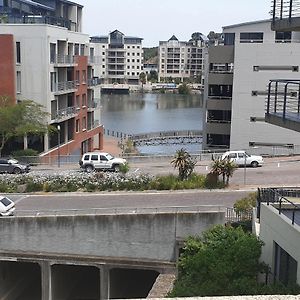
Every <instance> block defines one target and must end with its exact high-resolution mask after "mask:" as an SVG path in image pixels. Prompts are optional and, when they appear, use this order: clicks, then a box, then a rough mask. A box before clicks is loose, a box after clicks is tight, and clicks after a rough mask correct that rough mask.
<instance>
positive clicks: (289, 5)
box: [271, 0, 300, 31]
mask: <svg viewBox="0 0 300 300" xmlns="http://www.w3.org/2000/svg"><path fill="white" fill-rule="evenodd" d="M272 14H273V18H272V26H271V28H272V30H274V31H299V30H300V1H299V0H289V1H282V0H273V7H272Z"/></svg>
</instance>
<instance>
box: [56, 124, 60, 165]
mask: <svg viewBox="0 0 300 300" xmlns="http://www.w3.org/2000/svg"><path fill="white" fill-rule="evenodd" d="M57 132H58V136H57V137H58V145H57V167H58V168H59V167H60V151H59V150H60V149H59V148H60V125H57Z"/></svg>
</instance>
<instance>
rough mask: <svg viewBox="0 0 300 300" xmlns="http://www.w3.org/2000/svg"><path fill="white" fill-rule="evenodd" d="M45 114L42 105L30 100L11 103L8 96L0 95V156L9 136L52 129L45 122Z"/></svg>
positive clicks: (46, 114)
mask: <svg viewBox="0 0 300 300" xmlns="http://www.w3.org/2000/svg"><path fill="white" fill-rule="evenodd" d="M47 116H48V113H46V112H44V111H43V107H42V106H41V105H39V104H37V103H35V102H33V101H31V100H24V101H22V102H20V103H18V104H12V103H11V101H10V99H9V98H8V97H4V96H2V97H0V157H1V153H2V150H3V148H4V146H5V144H6V143H7V141H8V140H9V139H10V138H13V137H20V136H25V135H27V134H40V135H42V134H45V133H46V132H49V131H50V132H51V131H53V128H52V127H51V126H48V125H47V124H46V123H45V119H46V117H47Z"/></svg>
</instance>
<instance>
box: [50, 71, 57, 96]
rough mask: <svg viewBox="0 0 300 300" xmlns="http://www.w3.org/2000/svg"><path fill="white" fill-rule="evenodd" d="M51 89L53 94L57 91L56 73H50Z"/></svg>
mask: <svg viewBox="0 0 300 300" xmlns="http://www.w3.org/2000/svg"><path fill="white" fill-rule="evenodd" d="M50 89H51V92H55V91H56V72H51V73H50Z"/></svg>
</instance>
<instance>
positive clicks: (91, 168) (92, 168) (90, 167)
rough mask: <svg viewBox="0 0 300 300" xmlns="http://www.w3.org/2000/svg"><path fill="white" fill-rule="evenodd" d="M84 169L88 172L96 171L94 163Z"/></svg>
mask: <svg viewBox="0 0 300 300" xmlns="http://www.w3.org/2000/svg"><path fill="white" fill-rule="evenodd" d="M84 169H85V171H86V172H87V173H91V172H93V171H94V167H93V166H92V165H87V166H85V168H84Z"/></svg>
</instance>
